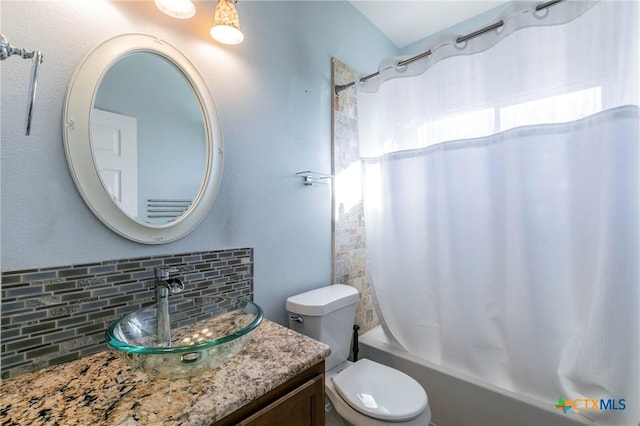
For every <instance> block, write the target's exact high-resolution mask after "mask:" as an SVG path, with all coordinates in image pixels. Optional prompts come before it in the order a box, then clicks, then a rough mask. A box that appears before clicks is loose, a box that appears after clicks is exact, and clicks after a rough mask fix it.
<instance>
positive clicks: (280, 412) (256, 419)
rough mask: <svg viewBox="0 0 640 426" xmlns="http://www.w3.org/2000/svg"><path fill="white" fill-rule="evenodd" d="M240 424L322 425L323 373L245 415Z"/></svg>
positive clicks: (252, 425)
mask: <svg viewBox="0 0 640 426" xmlns="http://www.w3.org/2000/svg"><path fill="white" fill-rule="evenodd" d="M238 424H239V425H242V426H283V425H287V426H324V375H323V374H319V375H317V376H315V377H314V378H312V379H310V380H308V381H306V382H304V383H303V384H301V385H300V386H298V387H297V388H295V389H293V390H292V391H290V392H289V393H287V394H285V395H283V396H282V397H281V398H279V399H277V400H276V401H274V402H273V403H271V404H269V405H267V406H266V407H264V408H262V409H261V410H260V411H258V412H256V413H254V414H253V415H251V416H250V417H247V418H246V419H244V420H243V421H241V422H240V423H238Z"/></svg>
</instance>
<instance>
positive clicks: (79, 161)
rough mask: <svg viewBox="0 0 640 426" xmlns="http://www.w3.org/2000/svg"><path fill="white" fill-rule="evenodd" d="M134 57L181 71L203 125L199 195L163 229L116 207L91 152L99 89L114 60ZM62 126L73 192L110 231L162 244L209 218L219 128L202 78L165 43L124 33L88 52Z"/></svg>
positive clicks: (218, 171) (217, 173) (218, 173)
mask: <svg viewBox="0 0 640 426" xmlns="http://www.w3.org/2000/svg"><path fill="white" fill-rule="evenodd" d="M134 52H149V53H153V54H156V55H160V56H161V57H163V58H164V59H166V60H167V61H169V62H170V63H171V64H173V65H174V66H175V67H176V68H177V70H179V71H181V72H182V74H183V75H184V77H185V78H186V79H187V81H188V82H189V84H190V85H191V87H192V88H193V91H194V94H195V96H196V98H197V101H198V103H199V104H200V107H201V110H202V116H203V117H202V118H203V122H204V125H205V135H206V144H207V149H206V157H207V158H206V166H205V170H206V171H205V176H204V178H203V180H202V183H201V185H200V190H199V192H198V194H197V195H196V197H195V198H194V200H193V202H192V204H191V206H190V207H189V209H188V210H187V211H186V212H185V213H184V214H183V215H182V216H180V217H179V218H177V219H176V220H175V221H172V222H168V223H166V224H154V225H151V224H149V225H146V224H144V223H142V222H140V221H138V220H136V219H134V218H132V217H130V216H129V215H127V214H126V213H125V212H124V211H123V210H122V209H121V208H120V207H118V205H117V203H116V202H115V201H114V200H113V199H112V197H111V195H110V194H109V192H108V190H107V189H106V187H105V185H103V183H102V179H101V177H100V175H99V173H98V168H97V166H96V163H95V159H94V156H93V151H92V147H91V125H90V124H91V123H90V118H91V110H92V108H93V105H94V102H95V98H96V95H97V92H98V86H99V84H100V82H101V81H102V78H103V77H104V75H105V73H106V72H107V71H108V70H109V69H110V67H111V66H112V65H113V64H114V63H115V62H116V61H118V60H119V59H120V58H122V57H123V56H125V55H127V54H129V53H134ZM62 126H63V140H64V148H65V153H66V157H67V163H68V165H69V170H70V172H71V176H72V177H73V180H74V182H75V184H76V188H77V189H78V192H79V193H80V195H81V196H82V198H83V199H84V201H85V203H86V204H87V206H88V207H89V209H90V210H91V211H92V212H93V213H94V214H95V215H96V216H97V217H98V219H100V220H101V221H102V222H103V223H104V224H105V225H106V226H107V227H109V228H110V229H111V230H113V231H114V232H116V233H118V234H120V235H121V236H123V237H125V238H128V239H130V240H133V241H136V242H139V243H146V244H163V243H168V242H171V241H175V240H177V239H179V238H182V237H184V236H186V235H187V234H189V233H190V232H191V231H193V230H194V229H195V228H196V227H197V226H198V225H199V224H200V222H202V220H203V219H204V218H205V217H206V216H207V214H208V213H209V210H210V209H211V206H212V205H213V202H214V200H215V197H216V194H217V192H218V187H219V186H220V181H221V178H222V167H223V141H222V126H221V123H220V120H219V118H218V111H217V109H216V106H215V103H214V101H213V97H212V95H211V93H210V92H209V89H208V88H207V85H206V84H205V81H204V79H203V78H202V76H201V75H200V74H199V73H198V71H197V70H196V68H195V66H194V65H193V64H192V63H191V62H190V61H189V60H188V59H187V58H186V57H185V56H184V55H183V54H182V53H181V52H180V51H179V50H178V49H176V48H175V47H173V46H171V45H170V44H169V43H167V42H166V41H164V40H160V39H159V38H157V37H154V36H150V35H147V34H123V35H119V36H116V37H113V38H111V39H108V40H106V41H105V42H103V43H101V44H100V45H98V46H97V47H95V48H94V49H92V50H91V51H90V52H89V53H88V54H87V55H86V56H85V57H84V59H83V60H82V61H81V62H80V65H79V66H78V67H77V68H76V70H75V72H74V74H73V75H72V77H71V82H70V83H69V87H68V88H67V94H66V99H65V104H64V111H63V123H62Z"/></svg>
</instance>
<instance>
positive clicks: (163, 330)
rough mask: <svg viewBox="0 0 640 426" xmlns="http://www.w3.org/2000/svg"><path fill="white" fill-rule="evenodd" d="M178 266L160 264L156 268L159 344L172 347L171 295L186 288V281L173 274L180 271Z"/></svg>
mask: <svg viewBox="0 0 640 426" xmlns="http://www.w3.org/2000/svg"><path fill="white" fill-rule="evenodd" d="M179 271H180V270H179V269H178V268H172V267H167V266H159V267H156V268H155V269H154V275H155V281H154V286H155V288H156V307H157V308H156V309H157V315H158V344H159V345H161V346H164V347H167V348H170V347H171V319H170V318H169V295H171V294H174V293H180V292H181V291H182V290H184V283H183V282H182V281H181V280H180V279H178V278H171V274H175V273H176V272H179Z"/></svg>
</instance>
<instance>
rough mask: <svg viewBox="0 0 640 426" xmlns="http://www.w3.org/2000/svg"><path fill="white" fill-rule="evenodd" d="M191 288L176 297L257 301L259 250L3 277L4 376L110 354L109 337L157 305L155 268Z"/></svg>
mask: <svg viewBox="0 0 640 426" xmlns="http://www.w3.org/2000/svg"><path fill="white" fill-rule="evenodd" d="M160 265H170V266H172V267H176V268H178V269H179V272H178V273H177V274H175V276H176V277H179V278H180V279H182V280H183V281H184V283H185V285H186V288H185V290H184V291H183V292H182V293H178V294H174V295H172V296H171V297H172V298H173V299H175V298H182V297H192V296H205V295H206V296H211V295H218V294H224V295H227V296H233V297H241V298H245V299H249V300H253V249H251V248H242V249H232V250H220V251H207V252H196V253H183V254H172V255H167V256H153V257H142V258H134V259H120V260H111V261H105V262H96V263H89V264H81V265H69V266H60V267H52V268H39V269H28V270H17V271H3V272H2V308H1V317H2V326H1V334H0V342H1V345H0V351H1V353H2V360H1V370H2V373H1V374H2V379H6V378H10V377H16V376H19V375H20V374H24V373H27V372H30V371H33V370H36V369H39V368H43V367H47V366H50V365H55V364H61V363H64V362H67V361H71V360H74V359H77V358H81V357H83V356H86V355H90V354H93V353H96V352H100V351H103V350H105V349H106V346H105V343H104V332H105V330H106V328H107V327H108V326H109V324H110V323H111V322H112V321H113V320H115V319H117V318H119V317H121V316H122V315H124V314H127V313H129V312H133V311H135V310H137V309H139V308H141V307H142V306H146V305H148V304H150V303H154V298H155V292H154V287H153V282H154V273H153V270H154V268H155V267H157V266H160Z"/></svg>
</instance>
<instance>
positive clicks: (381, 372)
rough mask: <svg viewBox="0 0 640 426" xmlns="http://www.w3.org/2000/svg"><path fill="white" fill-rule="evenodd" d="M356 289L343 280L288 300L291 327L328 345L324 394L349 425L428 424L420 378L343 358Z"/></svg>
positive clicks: (366, 361) (375, 363) (350, 327)
mask: <svg viewBox="0 0 640 426" xmlns="http://www.w3.org/2000/svg"><path fill="white" fill-rule="evenodd" d="M357 301H358V291H357V290H356V289H355V288H353V287H350V286H346V285H343V284H333V285H330V286H327V287H322V288H318V289H316V290H311V291H308V292H306V293H302V294H298V295H296V296H291V297H289V298H288V299H287V312H288V313H289V327H290V328H291V329H293V330H295V331H298V332H300V333H302V334H305V335H307V336H309V337H312V338H314V339H316V340H319V341H321V342H323V343H326V344H327V345H329V346H330V347H331V355H330V356H329V358H327V359H326V361H325V362H326V372H327V373H326V380H325V392H326V395H327V397H328V398H329V400H330V401H331V403H332V404H333V406H334V407H335V409H336V411H337V412H338V414H339V415H340V417H342V419H343V420H345V421H346V422H348V423H350V424H351V425H353V426H383V425H396V426H427V425H428V424H429V421H430V420H431V410H430V409H429V400H428V398H427V394H426V392H425V391H424V389H423V388H422V386H420V384H419V383H418V382H416V381H415V380H414V379H412V378H411V377H409V376H408V375H406V374H404V373H402V372H401V371H398V370H395V369H393V368H391V367H387V366H385V365H382V364H379V363H377V362H373V361H370V360H368V359H360V360H358V361H357V362H355V363H354V362H350V361H347V357H348V356H349V346H350V343H351V334H352V330H353V322H354V320H355V313H356V302H357Z"/></svg>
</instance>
